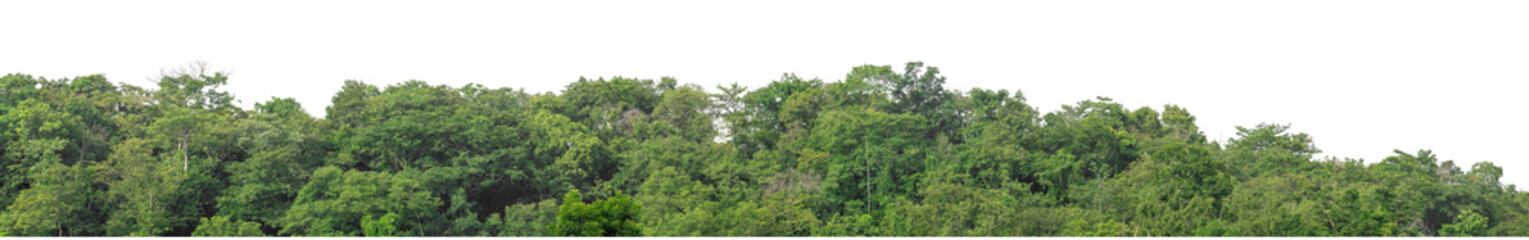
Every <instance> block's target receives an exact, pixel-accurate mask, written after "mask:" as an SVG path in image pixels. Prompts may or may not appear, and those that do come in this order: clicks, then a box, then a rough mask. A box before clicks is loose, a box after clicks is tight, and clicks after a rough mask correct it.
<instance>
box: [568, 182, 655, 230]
mask: <svg viewBox="0 0 1529 240" xmlns="http://www.w3.org/2000/svg"><path fill="white" fill-rule="evenodd" d="M583 198H584V197H583V195H580V194H579V191H578V190H573V191H568V194H567V195H565V196H564V197H563V204H562V205H561V206H558V210H557V222H555V223H553V224H552V225H548V226H547V232H548V235H552V236H638V235H641V234H642V230H641V228H640V227H639V226H640V225H638V223H637V221H638V220H639V219H638V216H640V215H641V213H642V205H641V204H636V203H633V202H632V199H631V198H629V197H627V196H626V195H621V194H617V195H616V196H613V197H611V198H609V199H601V200H596V201H595V202H594V203H584V201H583Z"/></svg>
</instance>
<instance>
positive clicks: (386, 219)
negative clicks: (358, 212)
mask: <svg viewBox="0 0 1529 240" xmlns="http://www.w3.org/2000/svg"><path fill="white" fill-rule="evenodd" d="M397 221H398V214H396V213H388V214H387V215H382V218H375V219H374V218H373V217H372V215H366V217H362V218H361V231H362V234H361V236H367V237H389V236H401V235H399V234H401V233H400V232H398V225H397V223H395V222H397Z"/></svg>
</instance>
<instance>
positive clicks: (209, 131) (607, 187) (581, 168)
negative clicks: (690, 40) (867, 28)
mask: <svg viewBox="0 0 1529 240" xmlns="http://www.w3.org/2000/svg"><path fill="white" fill-rule="evenodd" d="M231 79H235V78H231V77H230V75H228V74H225V73H224V72H219V71H212V70H209V69H208V68H206V67H205V65H193V66H190V67H186V68H179V69H172V70H169V71H166V72H165V73H164V74H162V76H159V77H156V78H155V79H154V80H156V81H155V83H156V84H157V86H151V87H150V88H145V87H140V86H134V85H130V84H125V83H114V82H112V81H108V80H107V79H106V78H105V77H104V76H103V75H87V76H79V77H72V78H53V79H49V78H44V77H38V76H31V75H25V74H9V75H5V76H4V77H3V78H0V126H6V127H5V128H3V130H4V131H0V146H3V148H0V166H3V168H0V207H3V210H0V236H1529V196H1526V195H1525V194H1524V193H1523V192H1522V191H1520V190H1518V189H1516V187H1515V186H1513V185H1509V184H1504V183H1501V182H1499V179H1501V177H1502V176H1503V169H1502V168H1501V167H1498V166H1496V165H1494V164H1492V163H1489V162H1481V163H1477V164H1473V165H1471V166H1459V165H1456V164H1455V162H1453V161H1447V160H1445V161H1441V160H1440V159H1441V158H1440V157H1439V156H1436V155H1434V154H1433V153H1432V152H1430V151H1429V150H1405V151H1404V150H1396V151H1395V152H1394V154H1393V155H1391V156H1389V157H1385V158H1384V159H1379V160H1378V161H1368V162H1367V161H1365V160H1362V159H1351V158H1342V159H1340V158H1335V157H1318V156H1317V154H1319V153H1321V150H1319V148H1318V147H1317V146H1316V144H1315V143H1314V141H1313V138H1312V137H1311V136H1310V135H1308V134H1305V133H1298V132H1292V131H1291V130H1290V125H1284V124H1257V125H1255V126H1243V127H1238V128H1237V129H1236V130H1237V133H1236V136H1235V137H1232V138H1229V139H1207V138H1206V136H1205V135H1204V133H1203V132H1202V131H1201V130H1200V129H1199V128H1198V127H1197V126H1196V125H1195V115H1193V114H1191V113H1190V112H1189V110H1188V109H1184V108H1182V107H1179V106H1175V105H1166V106H1162V107H1161V108H1152V107H1141V108H1136V109H1130V108H1128V107H1125V106H1124V105H1123V104H1122V103H1117V102H1115V101H1113V100H1112V99H1110V98H1107V97H1098V98H1095V99H1086V100H1082V101H1079V102H1076V104H1070V105H1065V106H1061V107H1060V110H1057V111H1053V112H1046V113H1043V112H1039V111H1038V110H1037V109H1036V108H1035V107H1033V106H1031V105H1029V104H1028V103H1026V99H1025V95H1024V94H1022V93H1021V92H1020V91H1019V90H1005V89H998V90H993V89H981V88H974V89H969V90H965V89H949V88H946V86H945V81H946V78H945V77H944V75H942V74H941V72H940V71H939V69H938V68H937V67H934V66H926V65H924V64H923V63H921V62H910V63H906V64H905V65H902V66H894V65H863V66H858V67H853V68H851V69H849V73H848V74H846V75H845V76H844V77H843V78H842V79H839V80H838V81H823V80H820V79H816V78H814V79H803V78H801V77H798V76H795V75H793V74H783V75H781V76H780V77H779V78H778V79H773V80H772V81H771V82H769V83H768V84H767V85H764V86H758V87H748V86H743V85H739V84H736V83H734V84H731V85H723V86H714V87H706V86H700V85H695V84H683V83H681V82H679V81H678V80H676V79H674V78H670V77H661V78H659V79H657V80H654V79H639V78H627V77H610V78H604V77H602V78H593V79H588V78H580V79H578V80H577V81H573V82H572V83H569V84H568V85H567V86H566V87H565V88H564V89H562V91H561V92H560V93H554V92H545V93H531V92H527V91H525V90H517V89H514V88H488V87H484V86H483V85H481V84H467V85H464V86H446V85H431V84H429V83H427V82H424V81H418V80H410V81H406V82H402V83H398V84H392V85H388V86H376V85H371V84H367V83H365V82H362V81H357V80H349V81H345V82H344V85H343V87H342V88H341V90H340V91H339V92H338V93H335V94H334V96H333V98H332V102H331V103H330V105H329V106H327V107H325V108H324V109H323V112H324V113H325V116H312V115H310V114H309V113H308V111H307V110H306V109H305V107H304V106H301V105H300V104H298V102H297V101H295V100H294V99H292V98H272V99H269V100H265V101H262V102H258V103H254V105H253V108H251V109H243V108H241V107H238V106H236V102H235V96H233V95H231V94H230V93H229V92H228V91H227V89H225V87H226V86H227V84H228V82H229V81H230V80H231ZM252 81H253V80H252ZM508 82H509V83H513V81H508ZM313 87H317V86H313ZM310 107H311V106H310ZM1208 114H1215V113H1208ZM1420 127H1427V126H1420Z"/></svg>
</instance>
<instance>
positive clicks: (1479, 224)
mask: <svg viewBox="0 0 1529 240" xmlns="http://www.w3.org/2000/svg"><path fill="white" fill-rule="evenodd" d="M1486 230H1487V218H1486V217H1482V216H1481V214H1476V212H1473V211H1464V212H1460V215H1456V216H1455V223H1451V224H1444V227H1443V228H1439V236H1460V237H1469V236H1486Z"/></svg>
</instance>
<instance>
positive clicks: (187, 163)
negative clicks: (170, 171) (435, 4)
mask: <svg viewBox="0 0 1529 240" xmlns="http://www.w3.org/2000/svg"><path fill="white" fill-rule="evenodd" d="M180 148H181V170H184V171H190V170H191V155H190V154H187V153H186V137H181V144H180Z"/></svg>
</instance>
